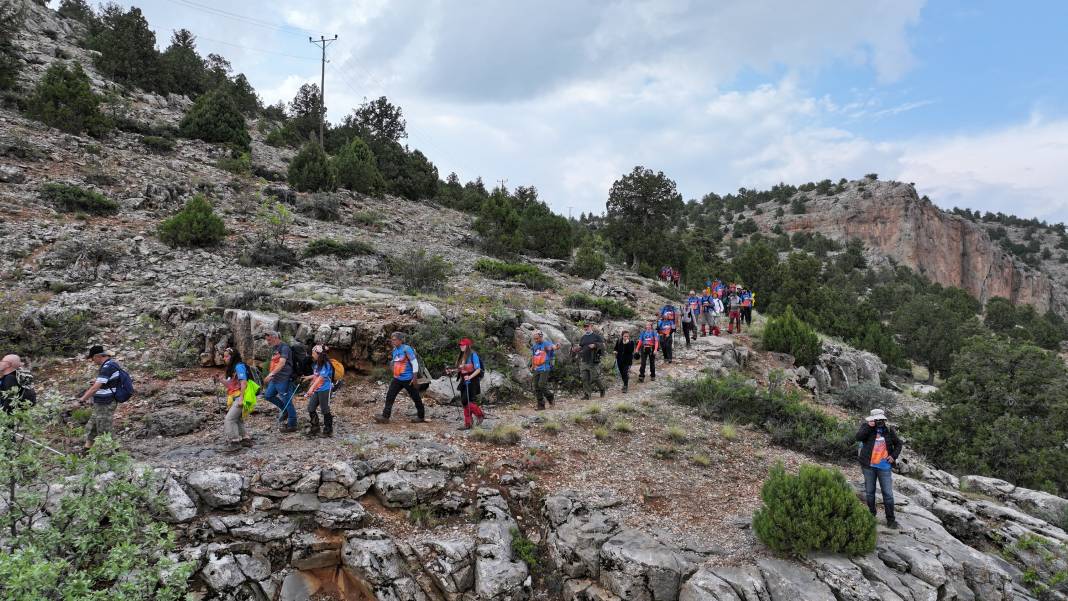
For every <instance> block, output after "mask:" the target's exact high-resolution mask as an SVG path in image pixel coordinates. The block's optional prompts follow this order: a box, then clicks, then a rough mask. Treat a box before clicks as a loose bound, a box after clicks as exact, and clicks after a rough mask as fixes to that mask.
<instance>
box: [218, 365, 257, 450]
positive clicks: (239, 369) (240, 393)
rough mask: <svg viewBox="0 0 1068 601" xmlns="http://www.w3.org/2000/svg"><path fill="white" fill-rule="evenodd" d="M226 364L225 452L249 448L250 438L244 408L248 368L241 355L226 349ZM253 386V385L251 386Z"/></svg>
mask: <svg viewBox="0 0 1068 601" xmlns="http://www.w3.org/2000/svg"><path fill="white" fill-rule="evenodd" d="M223 361H225V362H226V418H225V419H224V420H223V436H224V437H225V438H226V443H227V447H226V450H227V451H237V450H238V449H240V448H241V447H251V446H252V437H251V436H249V435H248V432H247V431H246V430H245V418H246V417H247V416H248V409H247V408H246V406H245V391H246V389H247V387H248V385H249V381H250V375H249V369H248V366H247V365H245V362H244V361H242V360H241V353H240V352H238V351H237V350H236V349H232V348H227V349H226V350H224V351H223ZM253 386H255V384H253Z"/></svg>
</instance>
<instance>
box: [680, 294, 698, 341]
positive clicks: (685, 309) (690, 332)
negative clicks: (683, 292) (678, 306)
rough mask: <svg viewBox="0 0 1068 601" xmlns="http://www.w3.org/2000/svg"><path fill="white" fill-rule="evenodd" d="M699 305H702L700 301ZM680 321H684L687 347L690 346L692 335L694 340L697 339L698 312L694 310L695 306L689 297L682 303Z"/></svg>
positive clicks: (683, 328)
mask: <svg viewBox="0 0 1068 601" xmlns="http://www.w3.org/2000/svg"><path fill="white" fill-rule="evenodd" d="M691 294H692V293H691ZM697 306H698V307H699V306H700V303H699V302H698V303H697ZM679 321H680V322H681V323H682V335H683V337H684V338H686V348H690V337H691V336H692V337H693V339H694V340H697V313H695V312H694V306H693V305H692V304H691V303H690V300H689V299H686V302H685V303H683V305H682V313H681V315H680V316H679Z"/></svg>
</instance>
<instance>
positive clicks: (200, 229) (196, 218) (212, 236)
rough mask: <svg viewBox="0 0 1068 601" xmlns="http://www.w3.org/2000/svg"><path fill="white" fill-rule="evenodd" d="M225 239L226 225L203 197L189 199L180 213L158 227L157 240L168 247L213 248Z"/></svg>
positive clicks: (197, 196)
mask: <svg viewBox="0 0 1068 601" xmlns="http://www.w3.org/2000/svg"><path fill="white" fill-rule="evenodd" d="M225 237H226V225H225V224H223V221H222V219H219V217H218V216H217V215H215V211H214V209H212V206H211V203H210V202H208V199H206V198H204V196H203V195H201V194H197V195H196V196H194V197H193V198H190V199H189V201H188V202H186V203H185V206H184V207H183V208H182V210H181V211H178V212H177V213H176V214H174V215H173V216H171V217H169V218H168V219H167V220H165V221H164V222H163V223H161V224H160V225H159V239H160V240H161V241H162V242H163V243H164V244H167V245H169V246H182V247H204V246H214V245H216V244H218V243H219V242H221V241H222V239H223V238H225Z"/></svg>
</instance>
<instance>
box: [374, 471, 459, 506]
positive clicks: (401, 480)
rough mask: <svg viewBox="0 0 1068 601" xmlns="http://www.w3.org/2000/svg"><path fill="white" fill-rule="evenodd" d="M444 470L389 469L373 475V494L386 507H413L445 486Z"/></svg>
mask: <svg viewBox="0 0 1068 601" xmlns="http://www.w3.org/2000/svg"><path fill="white" fill-rule="evenodd" d="M446 481H447V476H446V474H445V472H443V471H441V470H435V469H425V470H419V471H417V472H409V471H405V470H390V471H388V472H383V473H381V474H378V475H377V476H376V477H375V485H374V491H375V496H377V497H378V499H379V500H380V501H381V502H382V504H383V505H385V506H386V507H401V508H407V507H414V506H415V505H416V504H418V503H421V502H423V501H427V500H429V499H430V498H431V497H433V496H434V495H436V494H437V493H439V492H441V491H442V490H443V489H444V488H445V484H446Z"/></svg>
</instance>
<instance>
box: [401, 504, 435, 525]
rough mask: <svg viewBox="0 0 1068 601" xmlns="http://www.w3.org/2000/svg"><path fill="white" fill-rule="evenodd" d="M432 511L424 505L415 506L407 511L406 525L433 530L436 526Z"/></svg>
mask: <svg viewBox="0 0 1068 601" xmlns="http://www.w3.org/2000/svg"><path fill="white" fill-rule="evenodd" d="M437 521H438V520H437V518H436V517H435V516H434V509H433V508H432V507H428V506H426V505H416V506H415V507H412V508H411V509H409V510H408V523H410V524H412V525H413V526H419V527H420V528H433V527H434V526H435V525H436V524H437Z"/></svg>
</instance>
